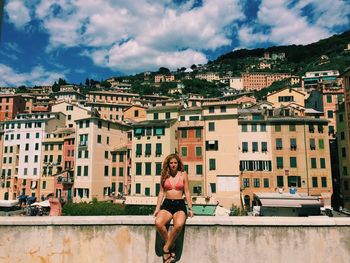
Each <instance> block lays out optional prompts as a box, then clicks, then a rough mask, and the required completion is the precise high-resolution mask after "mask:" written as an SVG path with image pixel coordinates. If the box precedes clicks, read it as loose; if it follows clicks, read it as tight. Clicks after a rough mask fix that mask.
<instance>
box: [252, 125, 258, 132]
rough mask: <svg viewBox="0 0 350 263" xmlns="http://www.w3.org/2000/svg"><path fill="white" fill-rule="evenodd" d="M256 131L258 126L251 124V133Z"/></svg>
mask: <svg viewBox="0 0 350 263" xmlns="http://www.w3.org/2000/svg"><path fill="white" fill-rule="evenodd" d="M257 131H258V125H256V124H252V132H257Z"/></svg>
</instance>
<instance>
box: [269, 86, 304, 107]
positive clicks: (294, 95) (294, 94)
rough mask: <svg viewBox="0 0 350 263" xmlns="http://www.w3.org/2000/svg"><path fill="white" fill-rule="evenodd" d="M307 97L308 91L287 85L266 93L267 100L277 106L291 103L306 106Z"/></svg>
mask: <svg viewBox="0 0 350 263" xmlns="http://www.w3.org/2000/svg"><path fill="white" fill-rule="evenodd" d="M306 97H307V94H306V92H302V91H299V90H297V89H292V88H288V87H286V88H284V89H281V90H278V91H275V92H272V93H270V94H268V95H266V101H267V102H270V103H272V104H273V106H274V107H275V108H280V107H281V106H286V105H288V104H290V103H295V104H298V105H300V106H304V105H305V99H306Z"/></svg>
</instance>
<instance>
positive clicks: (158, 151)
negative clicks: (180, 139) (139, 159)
mask: <svg viewBox="0 0 350 263" xmlns="http://www.w3.org/2000/svg"><path fill="white" fill-rule="evenodd" d="M161 155H162V144H161V143H156V157H159V156H161Z"/></svg>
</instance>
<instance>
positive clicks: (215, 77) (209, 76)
mask: <svg viewBox="0 0 350 263" xmlns="http://www.w3.org/2000/svg"><path fill="white" fill-rule="evenodd" d="M195 78H196V79H202V80H206V81H209V82H213V81H219V80H220V76H219V74H217V73H214V72H208V73H201V74H197V75H196V76H195Z"/></svg>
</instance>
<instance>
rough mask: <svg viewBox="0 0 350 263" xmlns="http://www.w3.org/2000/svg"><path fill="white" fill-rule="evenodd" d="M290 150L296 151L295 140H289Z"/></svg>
mask: <svg viewBox="0 0 350 263" xmlns="http://www.w3.org/2000/svg"><path fill="white" fill-rule="evenodd" d="M290 149H291V151H295V150H296V149H297V139H295V138H291V139H290Z"/></svg>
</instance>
